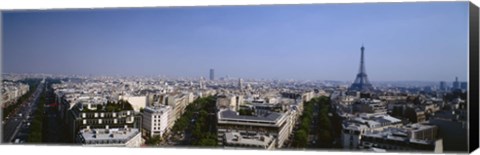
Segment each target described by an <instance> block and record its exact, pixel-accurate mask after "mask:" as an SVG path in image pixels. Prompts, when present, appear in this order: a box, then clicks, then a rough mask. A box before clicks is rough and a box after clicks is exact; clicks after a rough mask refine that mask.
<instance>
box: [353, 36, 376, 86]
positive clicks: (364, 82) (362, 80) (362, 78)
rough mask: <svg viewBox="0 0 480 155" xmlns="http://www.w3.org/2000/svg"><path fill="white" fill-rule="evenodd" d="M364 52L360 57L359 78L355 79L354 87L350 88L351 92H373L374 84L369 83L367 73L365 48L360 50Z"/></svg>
mask: <svg viewBox="0 0 480 155" xmlns="http://www.w3.org/2000/svg"><path fill="white" fill-rule="evenodd" d="M360 50H361V51H362V54H361V57H360V70H359V71H358V74H357V77H356V78H355V82H353V84H352V86H350V90H355V91H370V90H373V86H372V84H370V81H368V78H367V72H366V71H365V62H364V57H363V52H364V51H365V47H363V45H362V47H361V48H360Z"/></svg>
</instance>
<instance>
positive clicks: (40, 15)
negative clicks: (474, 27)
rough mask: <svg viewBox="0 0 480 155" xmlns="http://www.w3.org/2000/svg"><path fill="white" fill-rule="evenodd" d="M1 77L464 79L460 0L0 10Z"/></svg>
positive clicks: (464, 6) (464, 23) (464, 24)
mask: <svg viewBox="0 0 480 155" xmlns="http://www.w3.org/2000/svg"><path fill="white" fill-rule="evenodd" d="M2 20H3V45H4V46H3V53H2V54H3V61H2V62H3V63H2V69H3V73H47V74H79V75H125V76H135V75H138V76H144V75H150V76H152V75H165V76H170V77H200V76H203V77H208V74H209V73H208V72H209V69H211V68H213V69H215V77H216V78H217V79H218V78H220V77H225V76H227V75H228V76H231V77H241V78H257V79H260V78H263V79H298V80H338V81H353V80H354V79H355V76H356V74H357V73H358V69H359V64H360V47H361V46H362V44H363V45H364V46H365V61H366V62H365V65H366V72H367V74H368V78H369V80H370V81H372V82H374V81H453V80H454V79H455V77H456V76H458V78H459V80H460V81H466V79H467V68H468V63H467V62H468V55H467V54H468V51H467V49H468V2H426V3H365V4H315V5H314V4H312V5H271V6H268V5H267V6H216V7H214V6H212V7H165V8H162V7H159V8H131V9H120V8H119V9H94V10H88V9H84V10H50V11H6V12H3V19H2Z"/></svg>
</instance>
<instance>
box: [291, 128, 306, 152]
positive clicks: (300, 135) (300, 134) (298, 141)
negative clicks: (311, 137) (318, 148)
mask: <svg viewBox="0 0 480 155" xmlns="http://www.w3.org/2000/svg"><path fill="white" fill-rule="evenodd" d="M307 142H308V134H307V132H306V131H305V130H302V129H300V130H298V131H296V132H295V141H294V146H295V147H297V148H304V147H306V146H307Z"/></svg>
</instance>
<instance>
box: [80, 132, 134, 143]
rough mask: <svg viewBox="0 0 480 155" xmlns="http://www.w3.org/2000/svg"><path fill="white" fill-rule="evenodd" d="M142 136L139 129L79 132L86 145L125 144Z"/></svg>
mask: <svg viewBox="0 0 480 155" xmlns="http://www.w3.org/2000/svg"><path fill="white" fill-rule="evenodd" d="M137 134H140V131H139V129H137V128H133V129H132V128H128V129H120V128H115V129H83V130H80V131H79V136H80V137H81V139H83V140H84V142H83V143H84V144H95V143H98V142H103V143H105V142H106V141H107V142H108V143H112V144H115V143H125V142H127V141H128V140H130V139H132V138H133V137H134V136H136V135H137Z"/></svg>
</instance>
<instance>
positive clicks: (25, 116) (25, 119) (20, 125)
mask: <svg viewBox="0 0 480 155" xmlns="http://www.w3.org/2000/svg"><path fill="white" fill-rule="evenodd" d="M43 89H44V81H42V82H41V83H40V84H39V85H38V87H37V89H36V90H35V92H34V93H33V95H32V97H30V98H29V100H28V102H26V103H23V105H20V107H19V110H18V111H17V112H16V113H15V114H14V115H12V116H10V118H8V119H7V120H6V123H5V125H4V127H3V141H2V142H3V143H13V142H15V141H17V142H18V143H22V142H25V141H26V140H27V138H28V133H29V131H28V127H29V125H30V122H31V120H32V118H31V116H32V114H33V112H34V111H35V108H36V107H37V104H38V98H39V96H40V94H41V93H42V91H43ZM17 139H18V140H17Z"/></svg>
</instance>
